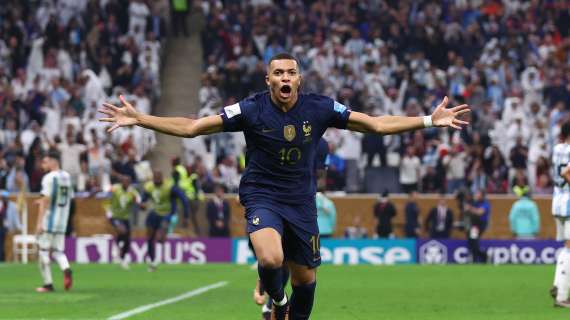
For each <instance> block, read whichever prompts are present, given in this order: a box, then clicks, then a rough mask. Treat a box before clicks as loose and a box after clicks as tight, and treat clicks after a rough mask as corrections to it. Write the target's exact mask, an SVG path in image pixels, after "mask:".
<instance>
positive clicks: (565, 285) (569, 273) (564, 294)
mask: <svg viewBox="0 0 570 320" xmlns="http://www.w3.org/2000/svg"><path fill="white" fill-rule="evenodd" d="M564 251H566V253H565V254H564V255H563V256H562V265H561V267H560V275H559V279H558V284H559V285H558V286H557V287H558V295H557V296H556V300H557V301H566V300H568V290H569V289H570V248H564Z"/></svg>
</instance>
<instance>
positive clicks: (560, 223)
mask: <svg viewBox="0 0 570 320" xmlns="http://www.w3.org/2000/svg"><path fill="white" fill-rule="evenodd" d="M556 239H557V240H558V241H565V242H566V243H569V242H570V218H569V217H556ZM567 246H568V245H567Z"/></svg>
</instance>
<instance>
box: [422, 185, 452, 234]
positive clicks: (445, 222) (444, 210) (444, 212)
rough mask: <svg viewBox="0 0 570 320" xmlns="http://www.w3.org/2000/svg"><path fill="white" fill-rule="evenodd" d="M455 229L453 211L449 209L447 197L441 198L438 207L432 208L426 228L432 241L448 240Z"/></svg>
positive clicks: (442, 196) (441, 196)
mask: <svg viewBox="0 0 570 320" xmlns="http://www.w3.org/2000/svg"><path fill="white" fill-rule="evenodd" d="M452 227H453V211H451V209H449V208H448V207H447V200H446V199H445V195H444V194H442V195H440V197H439V201H438V204H437V207H435V208H432V209H431V210H430V212H429V214H428V216H427V218H426V221H425V228H426V231H427V233H428V235H429V237H430V238H432V239H448V238H449V237H450V236H451V230H452Z"/></svg>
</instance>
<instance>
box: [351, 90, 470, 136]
mask: <svg viewBox="0 0 570 320" xmlns="http://www.w3.org/2000/svg"><path fill="white" fill-rule="evenodd" d="M448 101H449V100H448V99H447V97H445V98H444V99H443V101H442V102H441V103H440V104H439V105H438V106H437V108H435V110H434V112H433V113H432V115H431V116H429V118H427V119H426V118H425V117H401V116H379V117H371V116H369V115H367V114H364V113H360V112H351V114H350V117H349V118H348V126H347V128H348V130H352V131H358V132H364V133H378V134H395V133H402V132H406V131H411V130H416V129H422V128H426V127H430V126H435V127H452V128H454V129H461V125H467V124H469V123H468V122H467V121H463V120H459V119H457V117H459V116H460V115H462V114H465V113H467V112H469V111H470V110H469V107H468V106H467V105H466V104H462V105H460V106H457V107H454V108H450V109H447V103H448Z"/></svg>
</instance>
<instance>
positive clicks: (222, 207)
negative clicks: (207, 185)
mask: <svg viewBox="0 0 570 320" xmlns="http://www.w3.org/2000/svg"><path fill="white" fill-rule="evenodd" d="M206 216H207V218H208V226H209V233H208V234H209V236H210V237H229V236H230V204H229V202H228V200H226V198H225V190H224V187H223V186H222V185H220V184H217V185H216V186H215V187H214V197H213V198H212V199H210V201H208V203H207V205H206Z"/></svg>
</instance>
